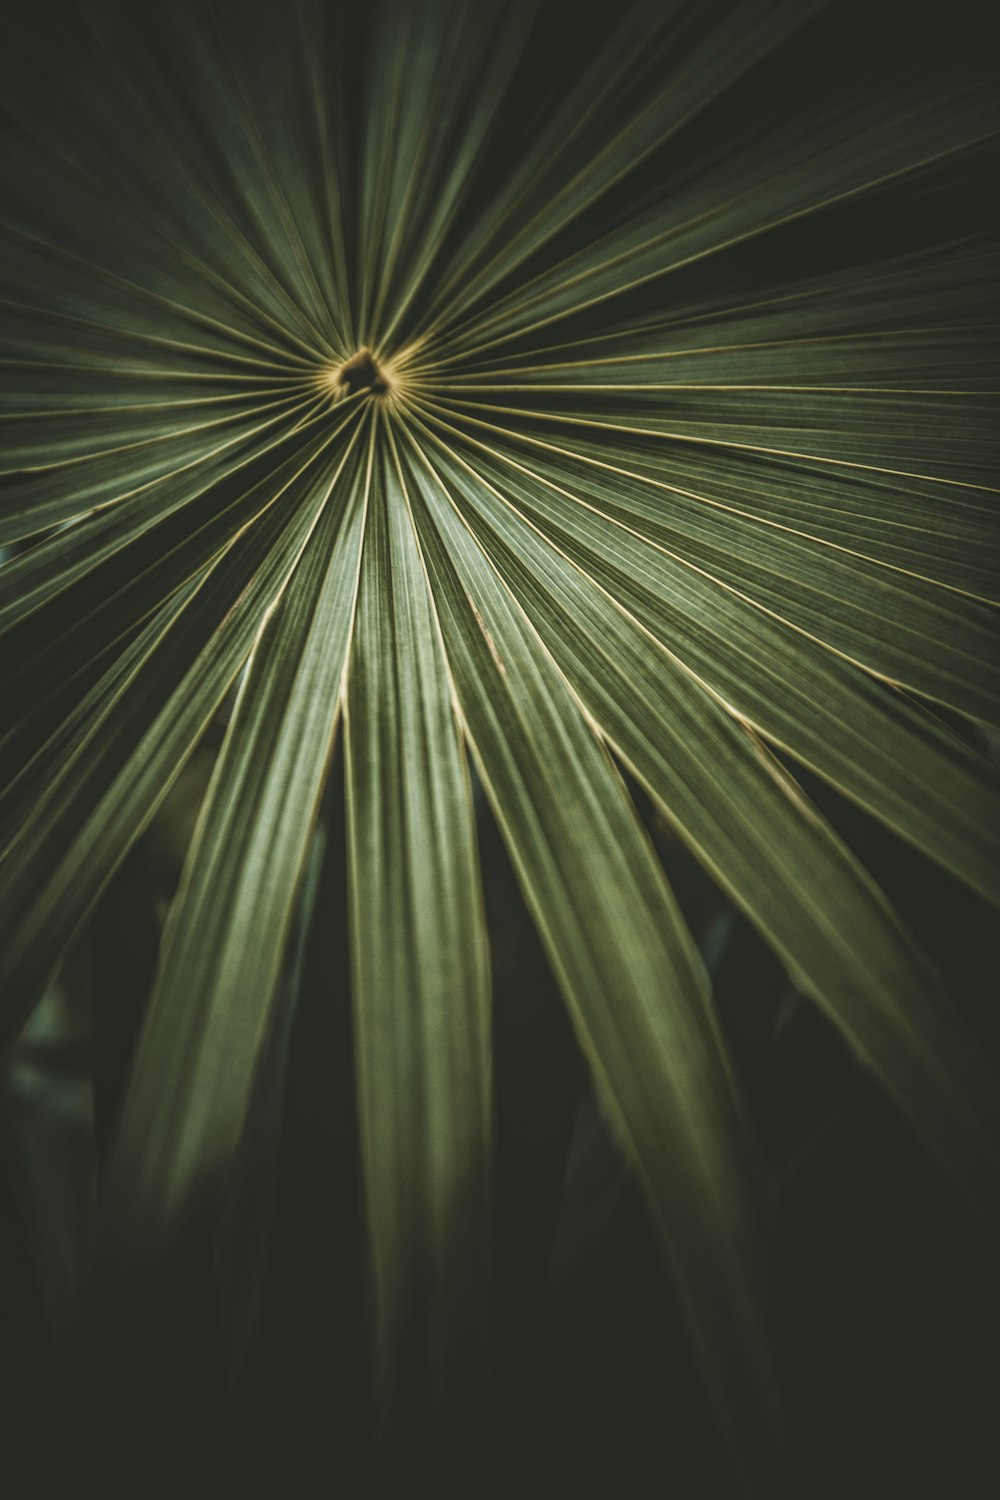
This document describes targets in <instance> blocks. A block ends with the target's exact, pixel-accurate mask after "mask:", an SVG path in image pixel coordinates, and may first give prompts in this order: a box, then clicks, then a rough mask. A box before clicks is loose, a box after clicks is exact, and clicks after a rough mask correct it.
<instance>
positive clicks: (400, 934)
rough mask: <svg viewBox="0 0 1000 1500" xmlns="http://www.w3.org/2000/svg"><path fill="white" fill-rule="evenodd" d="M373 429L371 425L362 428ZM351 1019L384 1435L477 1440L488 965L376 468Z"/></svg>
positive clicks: (354, 691) (427, 646)
mask: <svg viewBox="0 0 1000 1500" xmlns="http://www.w3.org/2000/svg"><path fill="white" fill-rule="evenodd" d="M381 436H382V438H383V441H384V438H385V434H382V435H381ZM346 753H347V762H346V767H347V813H348V847H349V872H350V909H351V937H352V955H353V984H354V1029H355V1050H356V1056H357V1084H358V1108H359V1117H360V1126H361V1158H362V1166H363V1182H364V1199H365V1211H366V1221H367V1227H368V1240H369V1253H370V1256H371V1278H372V1289H373V1296H374V1322H375V1331H376V1349H375V1358H376V1375H377V1378H378V1384H379V1389H380V1394H381V1396H382V1400H383V1414H384V1416H385V1418H386V1420H387V1423H388V1427H389V1429H390V1431H393V1430H395V1429H398V1428H399V1427H400V1426H401V1425H402V1426H403V1427H404V1428H407V1429H409V1430H410V1431H411V1433H412V1432H414V1431H416V1432H418V1433H420V1434H421V1439H420V1441H421V1442H422V1443H424V1444H426V1445H427V1448H428V1449H429V1451H430V1452H431V1453H432V1454H433V1456H434V1457H433V1461H434V1463H435V1464H436V1465H437V1467H438V1469H439V1470H444V1469H447V1470H449V1471H454V1469H455V1467H456V1465H457V1463H458V1454H459V1453H461V1452H463V1451H464V1450H465V1449H466V1448H468V1447H469V1446H471V1447H472V1449H473V1450H475V1448H476V1445H477V1442H478V1441H481V1438H482V1427H483V1422H484V1407H485V1397H486V1384H485V1379H484V1377H485V1370H486V1363H485V1360H486V1349H487V1346H486V1342H485V1340H486V1336H487V1329H486V1326H485V1322H486V1309H487V1305H488V1298H487V1280H486V1272H487V1266H488V1262H487V1245H488V1239H487V1228H488V1217H487V1214H488V1203H489V1179H490V1147H491V1142H490V1137H491V1083H490V1057H489V1053H490V1017H489V970H488V960H487V951H486V932H485V925H484V915H483V905H482V895H481V892H480V887H479V871H478V864H477V859H476V846H475V833H474V824H473V816H472V800H471V795H470V787H469V777H468V772H467V770H466V766H465V761H464V756H463V751H462V746H461V740H460V735H459V729H458V724H457V722H456V719H455V713H454V708H453V703H452V689H451V684H450V680H449V674H448V666H447V662H446V660H445V655H444V649H443V646H442V642H441V634H440V629H439V626H438V622H437V617H436V613H435V607H434V603H433V601H432V597H431V592H430V589H429V586H428V580H427V576H426V574H425V572H424V567H423V563H422V560H421V554H420V550H419V548H418V545H417V540H416V536H415V534H414V531H413V523H412V520H411V515H410V499H409V496H408V494H407V489H406V486H405V483H404V482H403V480H402V479H401V477H400V475H399V474H398V472H397V470H396V467H395V464H394V463H393V462H392V460H391V458H390V455H389V454H388V453H386V452H385V451H384V449H383V452H382V456H381V457H380V459H379V461H378V462H377V464H376V469H375V476H374V481H373V486H372V496H371V503H370V509H369V523H368V527H367V530H366V535H365V546H364V555H363V559H362V568H361V584H360V591H359V599H358V618H357V627H356V631H355V637H354V643H353V647H352V651H351V663H350V676H349V686H348V692H347V702H346Z"/></svg>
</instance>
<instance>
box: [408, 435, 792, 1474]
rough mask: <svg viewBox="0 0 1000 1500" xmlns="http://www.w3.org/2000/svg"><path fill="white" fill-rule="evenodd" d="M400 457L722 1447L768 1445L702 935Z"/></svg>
mask: <svg viewBox="0 0 1000 1500" xmlns="http://www.w3.org/2000/svg"><path fill="white" fill-rule="evenodd" d="M411 472H412V473H413V475H414V483H415V485H416V486H417V487H418V491H419V494H420V496H421V499H422V505H421V506H420V507H417V508H416V514H417V529H418V533H419V536H420V540H421V545H422V549H423V553H424V557H425V558H426V560H427V565H428V571H429V576H430V579H431V585H432V588H433V590H434V594H435V599H436V601H437V604H438V612H439V617H440V619H441V624H442V629H443V631H444V639H445V647H446V650H447V652H448V659H449V662H450V664H451V670H452V676H453V680H454V683H455V690H456V693H457V697H458V703H459V707H460V710H461V713H462V717H463V720H464V722H465V725H466V729H467V732H468V736H469V740H470V744H471V746H472V749H473V752H474V754H475V757H476V762H477V765H478V767H479V770H480V774H481V776H482V779H483V783H484V786H485V788H486V791H487V795H488V796H489V798H490V801H491V804H492V806H493V810H494V813H495V815H496V817H497V820H498V821H499V823H500V825H501V828H502V829H503V832H504V836H505V839H506V841H507V844H508V848H509V850H510V852H511V856H512V859H513V861H514V864H515V868H516V870H517V872H518V876H519V878H520V882H521V888H522V891H523V893H524V897H525V900H526V901H527V903H528V905H529V907H530V909H531V910H532V912H533V914H534V916H535V920H536V922H537V924H538V928H539V932H540V933H541V936H542V940H543V942H544V944H545V947H546V951H547V953H548V956H549V960H550V962H551V964H552V967H553V970H554V972H555V974H556V977H557V979H558V981H559V984H560V987H561V989H562V991H563V994H564V996H565V999H566V1002H567V1005H568V1006H569V1010H570V1014H571V1016H572V1019H573V1023H574V1027H575V1030H576V1033H577V1037H578V1039H579V1042H580V1045H581V1047H582V1049H583V1052H584V1055H585V1057H586V1059H587V1062H588V1064H589V1066H590V1069H591V1071H592V1074H593V1078H594V1083H595V1087H596V1089H597V1093H598V1098H599V1100H600V1102H601V1105H602V1107H603V1109H604V1111H605V1112H606V1114H607V1117H608V1120H609V1122H610V1124H611V1126H612V1128H613V1130H614V1132H615V1135H616V1137H617V1139H618V1141H619V1143H620V1144H621V1146H622V1147H623V1149H624V1151H625V1153H626V1156H627V1158H628V1160H629V1162H630V1163H631V1165H632V1168H633V1170H634V1171H635V1173H636V1175H637V1177H638V1179H639V1182H640V1184H641V1186H642V1188H643V1191H644V1193H645V1195H646V1198H647V1201H648V1202H649V1205H650V1208H651V1211H652V1213H653V1215H654V1218H655V1220H656V1224H657V1228H658V1230H659V1233H660V1235H661V1236H662V1239H663V1242H664V1244H665V1246H666V1249H667V1252H668V1254H669V1256H670V1259H671V1262H672V1264H673V1268H674V1272H675V1275H676V1278H677V1282H678V1286H679V1291H680V1295H681V1300H682V1304H683V1307H684V1311H685V1315H686V1317H687V1320H688V1326H689V1328H690V1331H691V1334H692V1337H693V1340H694V1343H695V1347H696V1349H697V1352H698V1356H699V1358H700V1360H701V1364H702V1368H703V1371H704V1373H705V1376H706V1379H707V1381H708V1384H709V1389H710V1392H711V1394H712V1396H713V1399H714V1402H715V1406H716V1410H717V1413H718V1416H719V1418H720V1421H721V1422H722V1424H723V1427H724V1429H725V1431H726V1432H727V1435H728V1438H729V1441H730V1442H731V1443H732V1445H733V1447H734V1450H735V1451H736V1452H737V1453H741V1454H744V1455H745V1453H746V1452H747V1450H749V1449H751V1448H752V1447H753V1445H754V1439H753V1438H751V1437H750V1436H749V1434H750V1433H752V1432H754V1430H755V1426H758V1425H759V1424H760V1423H763V1425H764V1430H765V1431H766V1432H768V1433H769V1434H770V1441H771V1443H772V1444H773V1445H774V1447H775V1448H780V1418H779V1417H778V1415H777V1401H776V1396H775V1389H774V1374H773V1369H772V1367H771V1353H770V1349H769V1343H768V1336H767V1332H766V1324H767V1317H766V1313H765V1311H764V1309H765V1307H766V1301H767V1298H766V1295H765V1294H764V1278H763V1273H762V1265H761V1243H760V1226H759V1223H758V1219H757V1210H756V1208H755V1205H754V1194H753V1187H752V1173H751V1172H750V1171H749V1170H748V1153H747V1141H746V1137H745V1126H744V1121H743V1116H742V1111H741V1108H740V1104H739V1101H738V1098H737V1095H736V1091H735V1088H734V1082H733V1078H732V1075H731V1072H730V1068H729V1063H728V1059H727V1057H726V1053H725V1049H724V1046H723V1043H722V1040H721V1037H720V1035H719V1032H718V1029H717V1026H716V1023H715V1020H714V1018H713V1015H712V1011H711V1004H710V1000H709V996H708V987H707V984H706V980H705V975H704V972H703V970H702V967H701V964H700V961H699V959H698V955H697V952H696V950H695V948H694V945H693V943H692V941H691V938H690V935H689V934H688V932H687V930H686V928H685V926H684V922H683V920H682V918H681V916H680V913H679V911H678V910H677V907H676V904H675V902H674V899H673V896H672V894H671V892H670V890H669V889H668V887H667V884H666V881H665V880H664V877H663V874H662V871H661V869H660V867H659V865H658V864H657V861H656V859H655V857H654V855H653V852H652V849H651V846H650V844H649V841H648V838H647V837H646V835H645V834H644V832H643V830H642V828H641V826H640V824H639V822H638V819H637V817H636V814H635V811H634V809H633V807H632V805H631V803H630V801H629V798H628V795H627V793H626V791H625V788H624V786H623V784H622V782H621V779H620V778H619V776H618V775H617V773H616V772H615V770H614V768H613V766H612V764H611V762H610V761H609V759H608V757H607V755H606V753H605V752H604V751H603V749H602V748H601V746H600V745H599V744H598V742H597V741H596V740H595V738H594V736H593V734H592V732H591V729H590V726H589V725H588V724H587V723H586V721H585V720H584V718H583V717H582V715H581V714H580V711H579V708H578V707H577V704H576V702H575V701H574V699H573V698H572V696H571V695H570V692H569V690H568V688H567V686H566V684H565V683H564V681H563V680H562V678H561V677H560V675H559V674H558V672H557V671H556V669H555V667H554V665H553V663H552V661H551V659H550V657H549V655H548V652H547V651H546V649H545V648H544V646H543V645H542V642H541V640H540V639H539V637H538V636H537V635H536V634H535V632H534V630H533V629H532V627H531V625H530V624H529V622H528V620H527V619H526V618H525V616H524V614H523V612H522V611H521V610H520V608H519V607H518V605H517V603H516V601H515V600H514V598H513V597H512V595H511V594H510V593H509V592H508V590H507V589H506V588H505V587H504V585H503V583H502V582H501V580H500V579H499V578H498V576H497V574H496V573H495V572H494V570H493V569H492V567H491V566H490V564H489V562H488V560H487V558H486V557H485V556H484V554H483V552H482V550H481V548H480V547H479V546H478V545H477V543H476V542H475V540H474V538H473V537H472V536H471V534H470V533H469V531H468V530H467V529H466V527H465V526H464V525H463V524H462V521H461V520H460V518H459V516H458V515H457V514H456V512H455V510H454V508H453V506H452V504H451V501H450V500H449V498H448V494H447V491H445V490H444V489H443V488H442V486H441V482H440V480H439V479H438V478H437V477H436V475H435V474H434V473H433V470H429V469H428V468H427V466H426V460H425V461H424V463H423V464H421V463H420V461H419V460H416V459H414V460H412V467H411ZM611 997H613V1001H612V999H611Z"/></svg>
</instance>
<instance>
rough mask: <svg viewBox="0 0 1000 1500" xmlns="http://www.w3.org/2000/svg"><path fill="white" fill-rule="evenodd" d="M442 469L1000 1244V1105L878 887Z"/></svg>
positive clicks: (556, 570)
mask: <svg viewBox="0 0 1000 1500" xmlns="http://www.w3.org/2000/svg"><path fill="white" fill-rule="evenodd" d="M425 430H426V429H425ZM434 451H435V458H436V461H437V463H438V464H439V466H440V468H441V472H442V473H443V474H445V475H446V476H447V480H448V484H449V488H450V491H451V493H452V494H453V495H455V496H457V497H460V499H461V504H462V514H463V517H464V519H465V522H466V524H467V526H468V527H469V529H470V530H471V531H472V532H473V533H474V535H475V536H476V538H477V539H478V540H479V542H480V543H481V545H482V546H483V548H484V550H486V552H487V553H488V554H489V556H490V558H491V560H492V561H493V563H494V566H495V567H496V568H497V570H498V572H499V573H500V574H501V576H502V577H503V579H504V580H505V582H506V583H507V585H508V587H509V588H510V589H511V590H512V592H513V593H514V594H515V595H516V596H517V598H518V600H519V602H520V603H521V605H522V606H523V608H524V610H525V612H526V613H527V615H528V616H529V618H530V619H531V621H532V623H533V624H534V626H535V628H536V630H537V631H538V632H539V635H540V636H541V637H542V638H543V639H544V640H545V641H546V643H547V645H548V648H549V650H550V651H551V652H552V655H553V657H554V659H555V661H556V662H557V664H558V665H559V667H560V668H561V669H562V671H563V672H564V673H565V675H566V678H567V681H568V682H569V684H570V686H571V688H572V689H573V691H574V692H575V693H576V694H577V695H578V696H579V698H580V701H581V703H582V704H583V706H584V708H585V709H586V710H587V712H588V714H589V715H590V716H591V717H592V719H593V722H594V723H595V724H597V725H598V726H599V727H600V729H601V731H602V732H603V734H604V735H605V737H606V738H607V740H608V741H609V743H610V744H611V745H612V747H613V748H614V749H615V751H616V752H617V753H618V754H619V755H620V756H621V758H622V759H623V760H624V761H625V762H626V764H628V766H629V767H630V768H631V769H632V770H633V771H634V772H635V774H636V775H637V776H638V777H639V778H640V780H641V781H642V782H643V783H644V784H645V785H646V786H647V788H648V789H649V791H650V792H651V793H652V795H653V796H654V797H655V798H656V799H657V801H658V802H659V804H660V806H661V808H662V810H663V813H664V815H665V817H666V818H667V819H668V820H669V822H670V824H671V825H672V826H673V827H674V828H675V829H676V830H677V832H678V833H679V834H680V835H681V837H682V838H683V839H684V841H685V842H686V843H687V844H688V845H689V847H690V848H691V850H692V852H693V853H694V854H695V855H696V856H697V857H698V859H699V861H700V862H701V863H702V864H703V865H704V866H705V867H706V868H707V869H708V870H710V871H711V872H712V874H713V876H714V877H715V878H716V880H718V881H719V883H720V884H721V885H722V886H723V888H724V889H726V891H727V892H728V894H729V895H730V896H731V897H732V899H733V900H734V902H735V903H736V904H737V905H738V906H740V907H742V908H743V909H744V910H745V911H746V913H747V915H748V916H749V917H750V919H751V920H752V921H753V922H754V923H755V924H756V925H757V927H758V928H759V929H760V931H761V932H762V934H763V936H764V937H765V938H766V939H767V940H768V941H769V942H770V943H771V944H772V945H773V946H774V948H775V950H776V951H777V952H778V953H779V954H780V955H781V957H782V959H783V960H784V962H785V964H786V966H787V968H788V971H789V973H790V974H791V976H792V978H793V979H794V980H795V982H796V983H797V984H798V985H799V986H800V988H801V989H803V990H804V991H805V992H806V993H807V994H809V995H811V996H812V997H813V998H814V999H815V1000H816V1001H817V1002H818V1003H819V1004H820V1005H821V1007H822V1008H823V1009H824V1011H825V1012H826V1013H827V1014H828V1015H829V1016H830V1018H831V1019H832V1021H833V1022H834V1024H835V1025H836V1026H837V1027H838V1028H839V1029H840V1030H841V1031H842V1032H843V1034H844V1036H845V1039H846V1040H847V1042H848V1045H849V1046H850V1047H851V1048H852V1049H853V1050H854V1052H855V1053H856V1054H857V1056H858V1057H859V1059H860V1060H861V1061H862V1063H864V1064H865V1065H866V1066H868V1067H870V1068H872V1069H873V1070H874V1072H875V1073H876V1075H877V1076H878V1078H879V1080H880V1082H881V1083H882V1084H883V1085H884V1086H885V1087H886V1089H887V1090H888V1092H889V1093H890V1094H891V1095H892V1096H893V1097H894V1098H895V1100H896V1101H897V1103H898V1104H899V1105H900V1107H901V1108H902V1110H903V1111H904V1113H905V1114H906V1115H907V1116H908V1117H909V1119H910V1121H911V1123H912V1124H913V1125H914V1127H915V1129H917V1130H918V1131H919V1132H920V1134H921V1135H922V1136H923V1138H924V1140H925V1142H926V1144H927V1146H928V1147H929V1149H930V1150H931V1151H932V1152H933V1153H934V1154H935V1155H936V1156H938V1157H939V1158H940V1160H941V1161H942V1163H943V1165H944V1166H945V1167H946V1169H947V1170H948V1171H949V1172H950V1173H951V1175H952V1176H953V1177H954V1178H955V1180H956V1182H957V1183H958V1184H959V1186H960V1187H961V1188H962V1189H963V1190H964V1192H965V1193H966V1195H967V1197H968V1199H969V1202H970V1204H971V1205H972V1207H973V1209H974V1210H975V1211H977V1212H979V1213H980V1214H981V1215H982V1216H983V1217H984V1219H985V1220H986V1222H987V1223H988V1224H989V1225H990V1226H991V1227H992V1228H993V1229H995V1230H996V1231H998V1232H1000V1170H998V1163H997V1158H996V1151H995V1142H996V1140H997V1138H998V1135H1000V1093H998V1090H997V1087H996V1084H995V1082H994V1080H993V1079H992V1078H991V1076H990V1074H989V1070H988V1069H987V1068H986V1067H985V1066H984V1063H983V1060H982V1057H981V1055H980V1053H979V1051H978V1049H977V1047H976V1046H975V1044H974V1042H973V1040H972V1038H971V1037H970V1036H969V1035H968V1034H967V1032H966V1031H965V1029H964V1026H963V1024H962V1022H961V1019H960V1018H959V1017H958V1016H957V1015H955V1014H954V1013H953V1012H952V1010H951V1008H950V1006H949V1003H948V1001H947V998H946V997H945V995H944V994H943V993H942V992H941V989H940V985H939V981H938V980H937V978H936V976H935V975H934V974H933V973H932V972H931V971H930V969H929V968H928V967H927V965H926V964H925V963H924V962H923V961H922V959H921V957H920V955H919V954H918V953H917V952H916V951H915V949H914V946H913V944H912V941H911V939H910V938H909V936H908V934H907V933H906V932H905V931H904V930H903V928H902V927H901V925H900V923H899V921H898V919H897V918H896V917H895V914H894V913H893V912H891V911H890V910H889V908H888V906H887V904H886V903H885V901H884V898H882V896H881V893H880V892H879V891H878V889H877V887H876V886H875V885H874V883H873V882H872V880H871V879H870V877H869V876H867V875H866V873H865V872H864V870H863V869H862V867H861V865H860V864H859V863H858V862H857V861H856V860H855V859H853V858H852V856H851V855H850V854H849V853H848V851H847V849H846V848H845V847H844V846H843V844H841V843H840V842H839V840H838V839H837V838H836V837H835V835H834V834H833V832H832V830H831V829H830V828H829V827H828V825H827V824H826V823H825V822H824V821H823V820H822V819H821V818H820V817H818V816H817V814H816V813H815V812H814V811H813V810H812V809H811V808H810V807H809V805H808V804H807V803H806V801H805V799H804V797H803V796H802V793H801V792H800V791H799V789H798V788H797V787H796V786H795V784H794V783H793V782H792V781H791V780H790V779H789V778H788V777H787V776H786V775H785V774H784V773H783V772H782V771H781V769H780V767H779V766H778V764H777V762H776V761H775V760H774V759H773V757H772V756H770V755H769V754H768V752H767V750H766V749H765V747H764V746H763V745H762V744H761V743H760V741H759V740H758V739H757V738H756V737H755V736H754V735H753V734H752V733H750V732H748V731H747V729H746V727H745V726H744V725H743V724H741V723H740V722H739V721H737V720H734V719H733V718H732V717H730V715H729V714H728V713H727V712H726V710H725V708H724V707H723V705H722V704H721V703H720V702H719V701H718V699H716V698H715V697H713V696H712V695H711V694H710V693H709V692H707V691H706V689H705V688H704V686H703V684H702V683H701V682H699V681H698V679H697V678H696V677H694V676H693V675H692V674H691V673H690V672H688V671H686V670H685V668H684V666H683V663H682V662H680V661H679V660H678V659H677V658H676V657H675V656H673V655H671V654H669V653H668V652H667V651H666V650H665V649H663V647H661V646H658V645H657V644H656V643H655V642H654V641H653V640H652V639H651V638H650V637H649V636H648V635H647V633H646V632H645V631H644V630H642V628H641V627H640V626H639V625H638V623H637V622H636V621H635V620H634V619H633V618H632V617H631V616H629V615H627V614H626V613H625V612H624V611H622V609H621V608H620V607H619V606H617V605H616V604H615V603H614V602H613V601H612V600H611V599H609V598H608V596H607V595H606V594H605V593H604V592H603V591H602V590H600V589H599V588H597V587H596V586H595V585H594V584H593V582H592V581H591V580H590V579H589V578H587V577H586V575H585V574H583V573H581V572H580V571H579V570H578V569H577V568H575V567H574V566H573V565H572V564H571V563H570V562H569V561H568V560H567V559H566V558H565V557H563V556H562V555H561V554H560V553H559V552H558V551H556V549H555V548H553V547H551V546H550V545H547V544H546V543H545V542H544V540H543V539H542V538H541V537H540V536H539V535H538V533H537V532H535V531H534V530H533V529H532V528H531V527H529V526H528V524H527V523H526V522H525V521H523V520H522V519H521V518H520V517H519V516H518V514H517V511H516V509H515V507H514V506H513V504H512V503H511V501H510V500H509V499H508V498H507V496H508V494H510V493H515V494H516V493H517V487H516V485H515V486H513V487H511V486H510V485H509V484H504V486H503V489H502V490H499V489H494V488H493V487H492V486H491V485H490V484H488V483H487V481H486V480H485V479H484V478H483V477H481V474H478V473H477V472H476V471H475V469H473V468H472V467H471V466H470V465H469V464H468V463H466V462H463V461H462V460H461V459H460V458H459V457H458V455H457V454H454V453H449V452H448V451H447V450H444V451H442V450H441V448H440V440H439V441H438V444H436V445H435V450H434ZM984 815H985V808H984Z"/></svg>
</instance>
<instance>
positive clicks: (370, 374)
mask: <svg viewBox="0 0 1000 1500" xmlns="http://www.w3.org/2000/svg"><path fill="white" fill-rule="evenodd" d="M337 385H338V387H339V388H340V389H341V390H345V391H346V392H347V394H348V395H349V396H356V395H358V393H359V392H361V391H367V392H368V393H369V395H372V396H383V395H385V393H386V391H387V390H388V389H389V382H388V380H387V379H386V377H385V375H383V373H382V371H381V370H380V369H379V367H378V365H377V364H376V363H375V358H374V356H373V354H372V352H371V350H370V349H367V348H365V349H359V350H358V352H357V354H354V355H352V356H351V358H350V359H349V360H348V361H347V363H346V364H345V365H341V367H340V370H339V371H338V373H337Z"/></svg>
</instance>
